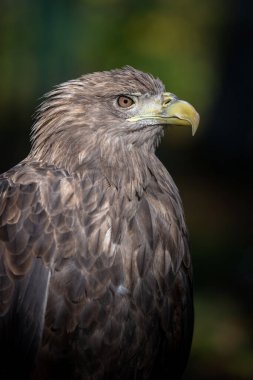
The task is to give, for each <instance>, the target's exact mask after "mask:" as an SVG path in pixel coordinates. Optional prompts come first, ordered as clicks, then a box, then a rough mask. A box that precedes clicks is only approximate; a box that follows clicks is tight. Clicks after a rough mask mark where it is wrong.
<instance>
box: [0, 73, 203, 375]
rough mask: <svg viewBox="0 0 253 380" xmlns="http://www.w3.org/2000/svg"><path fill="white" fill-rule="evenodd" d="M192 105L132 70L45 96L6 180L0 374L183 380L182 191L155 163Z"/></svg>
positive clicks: (186, 294)
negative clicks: (28, 145) (165, 138)
mask: <svg viewBox="0 0 253 380" xmlns="http://www.w3.org/2000/svg"><path fill="white" fill-rule="evenodd" d="M198 123H199V116H198V114H197V112H196V111H195V109H194V108H193V107H192V106H191V105H190V104H189V103H187V102H185V101H181V100H178V99H177V97H176V96H175V95H173V94H172V93H170V92H165V88H164V85H163V84H162V82H161V81H160V80H159V79H155V78H154V77H153V76H152V75H150V74H146V73H143V72H141V71H138V70H136V69H134V68H132V67H129V66H127V67H124V68H121V69H115V70H111V71H104V72H96V73H93V74H88V75H84V76H82V77H80V78H79V79H76V80H71V81H69V82H66V83H63V84H61V85H59V86H58V87H56V88H55V89H54V90H53V91H52V92H50V93H49V94H48V95H46V97H45V100H44V102H43V103H42V105H41V106H40V108H39V110H38V113H37V119H36V122H35V124H34V127H33V134H32V149H31V152H30V153H29V155H28V157H27V158H25V159H24V160H23V161H22V162H20V163H19V164H18V165H16V166H15V167H14V168H12V169H10V170H9V171H7V172H6V173H4V174H2V175H1V176H0V351H1V353H0V358H1V364H0V374H1V379H7V378H8V379H10V378H12V377H13V378H15V379H33V380H39V379H41V380H46V379H48V380H49V379H50V380H58V379H59V380H65V379H66V380H84V379H85V380H102V379H103V380H105V379H108V380H109V379H110V380H116V379H118V380H130V379H131V380H134V379H136V380H137V379H138V380H140V379H143V380H144V379H153V378H154V379H170V380H171V379H178V378H180V377H181V375H182V373H183V371H184V368H185V365H186V362H187V359H188V355H189V351H190V346H191V339H192V329H193V297H192V280H191V277H192V273H191V272H192V269H191V258H190V253H189V246H188V237H187V229H186V225H185V220H184V214H183V210H182V204H181V200H180V197H179V193H178V190H177V187H176V186H175V184H174V182H173V180H172V178H171V176H170V175H169V173H168V172H167V170H166V169H165V167H164V166H163V165H162V163H161V162H160V161H159V160H158V158H157V157H156V155H155V149H156V147H157V145H158V143H159V141H160V138H161V136H162V134H163V128H164V127H166V126H170V125H186V126H191V127H192V131H193V133H194V132H195V130H196V129H197V127H198Z"/></svg>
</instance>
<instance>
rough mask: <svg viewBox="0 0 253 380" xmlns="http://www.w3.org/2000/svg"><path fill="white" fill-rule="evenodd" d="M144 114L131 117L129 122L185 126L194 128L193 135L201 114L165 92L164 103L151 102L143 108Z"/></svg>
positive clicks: (186, 103)
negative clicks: (148, 121)
mask: <svg viewBox="0 0 253 380" xmlns="http://www.w3.org/2000/svg"><path fill="white" fill-rule="evenodd" d="M141 111H143V112H141V113H140V114H138V115H137V116H133V117H130V118H129V119H128V121H133V122H136V121H140V120H150V121H155V123H156V124H169V125H185V126H191V127H192V135H193V136H194V134H195V133H196V131H197V129H198V126H199V114H198V112H197V111H196V110H195V108H194V107H193V106H192V105H191V104H190V103H188V102H185V101H184V100H179V99H177V98H176V96H175V95H173V94H171V93H169V92H165V93H164V94H163V97H162V102H161V101H159V104H158V102H157V100H156V101H153V102H149V103H148V104H146V105H145V106H143V107H142V110H141Z"/></svg>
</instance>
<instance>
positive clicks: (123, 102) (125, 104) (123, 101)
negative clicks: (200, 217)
mask: <svg viewBox="0 0 253 380" xmlns="http://www.w3.org/2000/svg"><path fill="white" fill-rule="evenodd" d="M117 102H118V105H119V106H120V107H122V108H129V107H131V106H132V105H133V104H134V101H133V99H131V98H129V97H128V96H124V95H121V96H119V97H118V99H117Z"/></svg>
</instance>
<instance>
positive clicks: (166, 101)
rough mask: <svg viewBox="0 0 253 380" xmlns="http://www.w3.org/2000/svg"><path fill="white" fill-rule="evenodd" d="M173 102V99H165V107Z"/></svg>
mask: <svg viewBox="0 0 253 380" xmlns="http://www.w3.org/2000/svg"><path fill="white" fill-rule="evenodd" d="M171 101H172V99H171V98H167V99H164V100H163V106H167V104H169V103H170V102H171Z"/></svg>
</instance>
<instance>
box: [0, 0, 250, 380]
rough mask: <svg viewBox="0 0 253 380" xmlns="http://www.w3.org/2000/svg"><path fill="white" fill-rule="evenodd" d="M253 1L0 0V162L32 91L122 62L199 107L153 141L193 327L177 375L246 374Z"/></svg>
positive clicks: (7, 163) (23, 149) (5, 163)
mask: <svg viewBox="0 0 253 380" xmlns="http://www.w3.org/2000/svg"><path fill="white" fill-rule="evenodd" d="M252 15H253V2H252V1H251V0H241V1H239V0H227V1H220V0H206V1H202V0H177V1H169V0H167V1H166V0H156V1H155V0H145V1H140V0H139V1H137V0H128V1H127V0H72V1H63V0H62V1H60V0H54V1H52V0H37V1H34V0H19V1H17V0H1V3H0V88H1V91H0V109H1V125H0V171H1V172H3V171H5V170H7V169H8V168H10V167H11V166H13V165H15V164H16V163H17V162H18V161H20V160H21V159H22V158H24V157H25V156H26V155H27V153H28V151H29V149H30V143H29V134H30V128H31V125H32V114H33V113H34V111H35V108H36V107H37V106H38V104H39V102H40V97H41V96H42V95H43V93H45V92H47V91H49V90H50V89H52V87H53V86H54V85H56V84H58V83H61V82H63V81H66V80H68V79H73V78H75V77H78V76H79V75H81V74H85V73H88V72H92V71H95V70H104V69H110V68H115V67H119V66H122V65H125V64H129V65H133V66H135V67H136V68H139V69H141V70H144V71H148V72H151V73H153V74H154V75H155V76H159V77H160V78H161V79H162V80H163V82H164V83H165V85H166V87H167V90H168V91H171V92H173V93H175V94H177V95H178V96H179V97H180V98H181V99H185V100H188V101H189V102H191V103H192V104H193V105H194V106H195V107H196V108H197V110H198V111H199V113H200V115H201V123H200V128H199V130H198V132H197V134H196V136H195V137H194V138H192V137H191V132H190V129H189V130H188V129H186V128H177V129H170V130H167V131H166V133H165V137H164V139H163V142H162V144H161V146H160V148H159V150H158V155H159V157H160V159H161V160H162V161H163V162H164V164H165V165H166V167H167V168H168V170H169V171H170V173H171V174H172V176H173V177H174V179H175V181H176V183H177V185H178V187H179V189H180V192H181V195H182V198H183V202H184V207H185V214H186V218H187V223H188V228H189V232H190V236H191V243H192V254H193V262H194V291H195V313H196V321H195V332H194V339H193V346H192V354H191V357H190V361H189V365H188V369H187V371H186V373H185V379H194V380H210V379H215V380H217V379H222V380H226V379H227V380H228V379H229V380H248V379H253V339H252V338H253V330H252V327H253V324H252V317H253V241H252V225H253V222H252V211H253V209H252V198H253V192H252V190H253V189H252V188H253V186H252V165H253V149H252V145H253V131H252V118H253V103H252V101H253V99H252V98H253V97H252V93H253V79H252V78H253V77H252V68H253V58H252V48H253V42H252V41H253V16H252Z"/></svg>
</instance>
